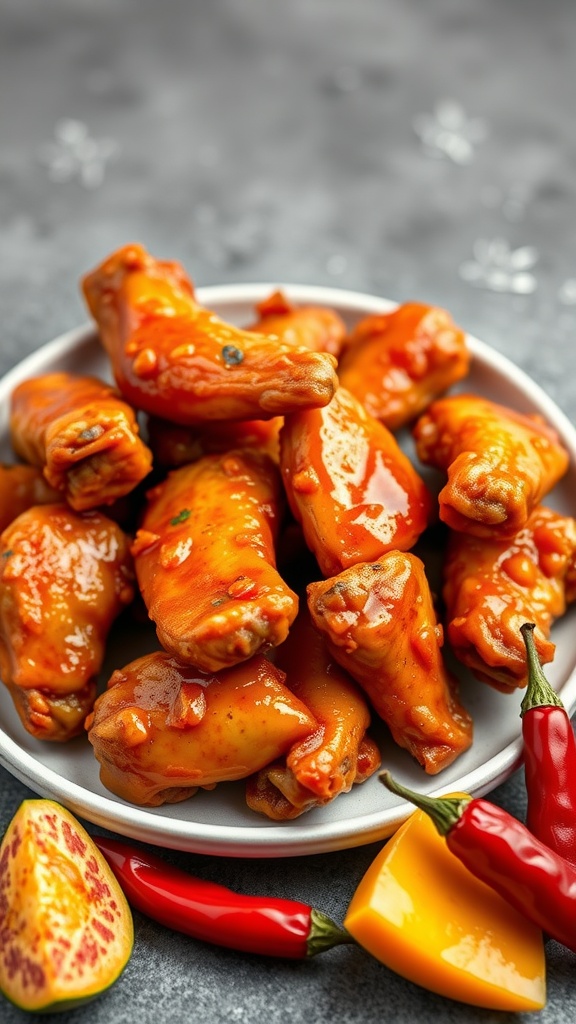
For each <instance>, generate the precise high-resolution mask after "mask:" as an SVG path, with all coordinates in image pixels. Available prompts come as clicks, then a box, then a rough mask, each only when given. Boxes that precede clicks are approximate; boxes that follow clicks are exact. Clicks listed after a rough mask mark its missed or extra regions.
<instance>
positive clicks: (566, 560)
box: [443, 505, 576, 693]
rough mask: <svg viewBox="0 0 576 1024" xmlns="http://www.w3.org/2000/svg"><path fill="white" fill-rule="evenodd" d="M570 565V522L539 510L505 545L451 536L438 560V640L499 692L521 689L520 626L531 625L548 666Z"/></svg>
mask: <svg viewBox="0 0 576 1024" xmlns="http://www.w3.org/2000/svg"><path fill="white" fill-rule="evenodd" d="M575 559H576V521H575V520H574V519H572V518H570V517H567V516H562V515H560V514H559V513H558V512H554V511H553V510H552V509H549V508H545V507H544V506H542V505H540V506H539V507H538V508H536V509H535V510H534V512H533V513H532V515H531V516H530V518H529V519H528V522H527V523H526V525H525V526H524V527H522V529H521V530H519V532H518V533H517V534H516V535H515V537H513V538H512V539H511V540H502V541H501V540H490V539H486V538H481V537H470V536H466V534H462V533H455V532H454V533H451V535H450V538H449V542H448V546H447V551H446V557H445V561H444V590H443V596H444V601H445V604H446V622H447V628H446V635H447V639H448V640H449V642H450V644H451V646H452V649H453V651H454V654H455V655H456V657H457V658H458V659H459V661H461V662H462V663H463V664H464V665H467V666H468V667H469V668H470V669H471V670H472V673H473V675H474V676H476V677H477V678H478V679H480V680H482V681H483V682H486V683H489V684H490V685H491V686H493V687H495V688H496V689H497V690H502V691H503V692H505V693H509V692H510V691H512V690H514V689H516V687H522V686H525V685H526V682H527V665H526V649H525V646H524V641H523V639H522V634H521V633H520V626H521V625H522V623H523V622H533V623H535V625H536V629H535V631H534V640H535V643H536V649H537V651H538V656H539V658H540V661H541V662H542V664H545V663H546V662H549V661H552V659H553V657H554V644H553V643H552V642H551V640H550V629H551V626H552V623H553V621H554V619H557V618H558V617H559V616H560V615H563V614H564V612H565V610H566V603H567V593H566V579H567V576H568V574H569V573H570V572H571V571H572V572H573V567H574V563H575ZM568 596H569V597H571V598H572V599H573V598H574V597H576V594H574V593H570V594H569V595H568Z"/></svg>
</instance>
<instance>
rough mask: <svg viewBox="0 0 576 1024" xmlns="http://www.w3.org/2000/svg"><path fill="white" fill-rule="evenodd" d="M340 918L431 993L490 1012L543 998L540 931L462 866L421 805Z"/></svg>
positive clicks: (537, 1004) (534, 1005) (531, 1006)
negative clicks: (421, 809)
mask: <svg viewBox="0 0 576 1024" xmlns="http://www.w3.org/2000/svg"><path fill="white" fill-rule="evenodd" d="M458 795H461V794H458ZM344 925H345V927H346V928H347V929H348V931H349V932H350V933H351V935H352V936H353V937H354V938H355V939H356V941H357V942H358V943H359V944H360V945H361V946H363V947H364V949H366V950H367V951H368V952H369V953H371V954H372V956H374V957H376V958H377V959H378V960H380V961H381V962H382V963H384V964H386V966H387V967H389V968H391V969H392V970H393V971H395V972H396V973H397V974H400V975H402V976H403V977H405V978H408V979H409V980H410V981H413V982H416V984H418V985H421V986H423V987H424V988H427V989H429V990H430V991H432V992H436V993H438V994H439V995H443V996H448V997H449V998H451V999H457V1000H460V1001H462V1002H465V1003H470V1004H472V1005H474V1006H482V1007H485V1008H487V1009H492V1010H510V1011H523V1010H524V1011H530V1010H541V1009H542V1007H543V1006H544V1005H545V1003H546V967H545V958H544V943H543V937H542V933H541V932H540V930H539V929H538V928H536V927H535V926H534V925H532V924H531V923H530V922H529V921H527V920H526V919H525V918H524V917H523V916H522V915H520V914H518V913H517V911H516V910H514V909H513V908H512V907H511V906H509V904H508V903H506V902H505V900H503V899H502V898H501V897H500V896H499V895H498V894H497V893H495V892H494V891H493V890H492V889H490V888H489V887H488V886H487V885H485V884H484V882H480V881H479V880H478V879H477V878H475V877H474V875H472V874H471V873H470V872H469V871H468V869H467V868H465V867H464V865H463V864H462V863H461V862H460V861H459V860H458V858H457V857H455V856H454V854H453V853H451V852H450V850H449V849H448V847H447V845H446V840H445V839H444V838H443V837H442V836H440V835H439V834H438V832H437V831H436V828H435V826H434V824H433V823H432V821H431V820H430V818H429V817H428V815H427V814H425V812H424V811H420V810H418V811H416V812H414V813H413V814H412V815H411V816H410V818H408V820H407V821H406V822H405V823H404V824H403V825H402V826H401V827H400V828H399V830H398V831H397V832H396V833H395V835H394V836H393V837H392V839H390V840H389V841H388V843H387V844H386V846H384V847H383V849H382V850H381V852H380V853H379V854H378V856H377V857H376V859H375V860H374V862H373V863H372V864H371V865H370V867H369V868H368V871H367V872H366V874H365V875H364V878H363V879H362V881H361V882H360V885H359V886H358V888H357V890H356V892H355V893H354V896H353V898H352V901H351V903H350V906H349V908H348V912H347V915H346V918H345V921H344Z"/></svg>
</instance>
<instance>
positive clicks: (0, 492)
mask: <svg viewBox="0 0 576 1024" xmlns="http://www.w3.org/2000/svg"><path fill="white" fill-rule="evenodd" d="M59 500H60V495H59V493H58V491H56V490H54V488H53V487H50V484H49V483H48V482H47V481H46V480H45V478H44V475H43V473H42V472H41V470H39V469H37V467H36V466H27V465H24V464H19V463H15V464H14V465H10V466H6V465H3V464H0V533H1V532H2V530H5V529H6V527H7V526H8V525H9V524H10V523H11V522H12V521H13V520H14V519H16V517H17V516H19V515H20V514H21V513H22V512H25V511H26V509H27V508H31V507H32V505H48V504H50V503H53V502H56V501H59Z"/></svg>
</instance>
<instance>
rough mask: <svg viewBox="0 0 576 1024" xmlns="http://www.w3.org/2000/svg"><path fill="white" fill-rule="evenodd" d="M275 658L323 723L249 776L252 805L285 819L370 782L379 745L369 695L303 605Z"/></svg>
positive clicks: (292, 686)
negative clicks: (369, 732)
mask: <svg viewBox="0 0 576 1024" xmlns="http://www.w3.org/2000/svg"><path fill="white" fill-rule="evenodd" d="M275 664H276V666H277V667H278V668H281V669H282V671H284V672H285V673H286V685H287V686H288V687H289V688H290V690H291V692H292V693H294V694H295V695H296V696H297V697H298V698H299V699H300V700H301V701H302V702H303V703H304V704H305V705H306V707H307V708H309V709H310V711H311V713H312V714H313V715H314V718H315V719H316V721H317V723H318V726H317V728H316V729H315V730H314V732H312V733H310V734H309V735H308V736H306V737H304V739H301V740H298V741H297V742H296V743H295V744H294V745H293V746H292V747H291V749H290V750H289V751H288V753H287V755H286V756H285V757H284V758H282V760H280V761H275V762H272V764H270V765H267V766H266V767H265V768H262V769H261V770H260V771H259V772H258V773H257V774H256V775H253V776H252V777H251V778H249V779H248V781H247V784H246V802H247V804H248V806H249V807H250V808H252V810H254V811H259V812H261V813H262V814H265V815H266V816H267V817H268V818H273V819H275V820H276V821H285V820H287V819H291V818H296V817H298V815H300V814H302V813H303V811H307V810H309V809H310V808H312V807H321V806H323V805H324V804H327V803H329V802H330V801H331V800H334V799H335V797H337V796H338V795H339V794H340V793H347V792H348V791H349V790H350V789H351V788H352V785H353V784H354V783H360V782H365V780H366V779H367V778H369V776H370V775H372V774H373V773H374V772H375V771H376V769H377V768H379V767H380V752H379V750H378V747H377V745H376V743H375V742H374V740H372V739H371V738H370V737H369V736H367V735H366V730H367V728H368V726H369V724H370V711H369V708H368V705H367V703H366V700H365V698H364V695H363V694H362V692H361V690H360V689H359V688H358V686H357V685H356V684H355V683H354V681H353V680H352V679H351V677H350V676H349V675H348V673H347V672H345V671H344V669H342V668H341V667H340V666H339V665H338V663H337V662H335V661H334V659H333V658H332V657H331V656H330V654H329V653H328V649H327V647H326V643H325V640H324V637H322V636H321V634H320V633H318V631H317V630H316V629H314V627H313V626H312V622H311V620H310V613H309V612H308V609H307V607H306V605H304V606H303V607H302V608H301V610H300V612H299V613H298V616H297V618H296V621H295V622H294V624H293V625H292V627H291V629H290V632H289V634H288V639H287V640H285V641H284V643H283V644H282V645H281V647H279V648H278V650H277V652H276V656H275Z"/></svg>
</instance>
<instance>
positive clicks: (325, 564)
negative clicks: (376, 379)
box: [280, 388, 431, 576]
mask: <svg viewBox="0 0 576 1024" xmlns="http://www.w3.org/2000/svg"><path fill="white" fill-rule="evenodd" d="M280 466H281V470H282V476H283V479H284V486H285V489H286V493H287V496H288V501H289V503H290V507H291V509H292V512H293V514H294V517H295V518H296V519H297V520H298V522H299V523H301V525H302V530H303V533H304V536H305V538H306V542H307V544H308V546H309V547H310V549H311V551H312V552H313V553H314V555H315V556H316V558H317V560H318V564H319V566H320V569H321V571H322V573H323V574H324V575H325V576H331V575H334V574H335V573H338V572H340V571H341V570H342V569H345V568H347V567H348V566H350V565H355V564H356V563H358V562H366V561H371V560H372V559H375V558H378V557H379V556H380V555H381V554H383V552H385V551H390V550H391V549H394V548H399V549H401V550H408V549H409V548H411V547H412V546H413V544H415V542H416V541H417V539H418V537H419V536H420V534H421V533H422V532H423V530H424V529H425V528H426V526H427V524H428V518H429V515H430V510H431V499H430V495H429V494H428V491H427V489H426V486H425V484H424V482H423V480H422V479H421V478H420V477H419V476H418V473H417V472H416V470H415V469H414V467H413V466H412V464H411V462H410V461H409V459H408V458H407V456H406V455H405V454H404V453H403V452H402V451H401V449H400V447H399V446H398V443H397V441H396V439H395V438H394V436H393V435H392V434H391V433H390V431H389V430H388V429H387V428H386V427H385V426H383V424H382V423H380V422H379V421H378V420H376V419H374V417H372V416H370V415H369V414H368V413H367V412H366V411H365V409H364V408H363V406H362V405H361V404H360V402H359V401H358V399H357V398H354V396H353V395H351V394H350V392H349V391H346V389H345V388H339V389H338V391H337V392H336V394H335V396H334V398H333V399H332V401H331V402H330V403H329V405H327V406H325V407H324V408H323V409H309V410H307V411H306V412H299V413H294V414H293V415H292V416H287V417H286V419H285V422H284V426H283V428H282V430H281V432H280Z"/></svg>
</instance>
